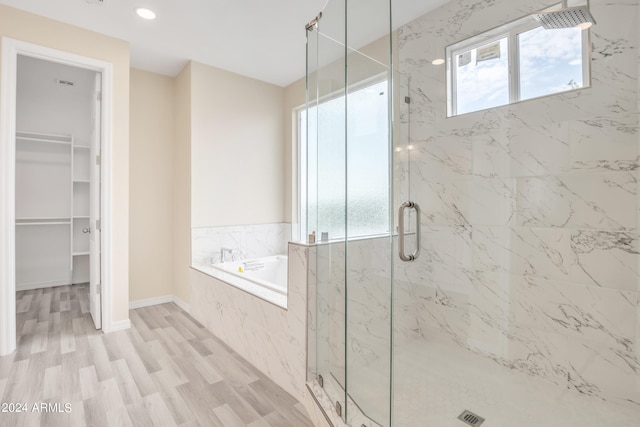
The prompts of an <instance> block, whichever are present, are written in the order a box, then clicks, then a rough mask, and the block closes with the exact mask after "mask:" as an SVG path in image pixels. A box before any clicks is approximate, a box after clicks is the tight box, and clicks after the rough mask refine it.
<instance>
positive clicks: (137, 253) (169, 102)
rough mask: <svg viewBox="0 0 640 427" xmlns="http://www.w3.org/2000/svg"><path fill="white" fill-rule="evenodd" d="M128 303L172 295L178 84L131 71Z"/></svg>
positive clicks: (163, 77)
mask: <svg viewBox="0 0 640 427" xmlns="http://www.w3.org/2000/svg"><path fill="white" fill-rule="evenodd" d="M129 105H130V108H131V126H130V140H131V145H130V151H129V153H130V171H129V173H130V197H129V204H130V205H129V209H130V213H129V220H130V224H131V226H130V234H129V251H130V252H129V260H130V266H129V268H130V270H129V298H130V300H132V301H135V300H140V299H145V298H152V297H158V296H163V295H172V294H173V293H174V291H173V277H172V276H173V179H172V178H173V141H174V79H173V78H171V77H166V76H161V75H159V74H154V73H149V72H146V71H141V70H136V69H131V93H130V100H129Z"/></svg>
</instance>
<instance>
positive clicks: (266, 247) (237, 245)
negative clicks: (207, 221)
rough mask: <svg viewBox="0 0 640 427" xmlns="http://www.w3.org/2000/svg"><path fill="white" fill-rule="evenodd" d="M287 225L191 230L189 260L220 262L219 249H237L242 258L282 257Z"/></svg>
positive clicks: (286, 236) (284, 251) (287, 237)
mask: <svg viewBox="0 0 640 427" xmlns="http://www.w3.org/2000/svg"><path fill="white" fill-rule="evenodd" d="M289 240H291V224H285V223H278V224H259V225H231V226H225V227H202V228H193V229H191V257H192V261H193V262H195V263H204V264H210V263H212V262H218V261H219V260H220V248H221V247H224V248H230V249H240V250H241V251H242V257H243V258H256V257H264V256H271V255H285V254H286V253H287V243H288V242H289Z"/></svg>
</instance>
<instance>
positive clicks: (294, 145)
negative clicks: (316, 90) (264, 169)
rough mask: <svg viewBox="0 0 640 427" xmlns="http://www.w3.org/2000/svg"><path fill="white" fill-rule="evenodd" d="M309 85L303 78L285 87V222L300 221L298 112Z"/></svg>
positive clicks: (302, 104)
mask: <svg viewBox="0 0 640 427" xmlns="http://www.w3.org/2000/svg"><path fill="white" fill-rule="evenodd" d="M306 93H307V87H306V79H305V78H302V79H300V80H297V81H295V82H293V83H291V84H290V85H289V86H287V87H286V88H285V89H284V114H283V116H284V165H285V168H284V177H285V184H284V200H283V202H284V207H283V209H284V214H285V217H284V218H285V219H284V221H285V222H291V223H296V222H297V221H298V198H297V194H298V124H297V122H296V120H297V117H296V112H295V111H294V110H295V109H297V108H298V107H300V106H304V105H305V99H306Z"/></svg>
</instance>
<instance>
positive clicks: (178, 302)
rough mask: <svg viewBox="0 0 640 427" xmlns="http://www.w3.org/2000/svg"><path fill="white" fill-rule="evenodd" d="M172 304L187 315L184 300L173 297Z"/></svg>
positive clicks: (187, 309) (187, 308) (187, 305)
mask: <svg viewBox="0 0 640 427" xmlns="http://www.w3.org/2000/svg"><path fill="white" fill-rule="evenodd" d="M173 302H174V303H175V304H176V305H177V306H178V307H180V308H181V309H183V310H184V311H186V312H187V313H189V308H190V307H189V304H187V303H186V302H184V300H182V299H180V298H178V297H177V296H175V295H174V296H173Z"/></svg>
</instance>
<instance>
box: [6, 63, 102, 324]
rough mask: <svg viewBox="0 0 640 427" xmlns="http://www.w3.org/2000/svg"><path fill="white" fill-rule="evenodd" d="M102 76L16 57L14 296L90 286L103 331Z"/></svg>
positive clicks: (92, 307) (93, 310)
mask: <svg viewBox="0 0 640 427" xmlns="http://www.w3.org/2000/svg"><path fill="white" fill-rule="evenodd" d="M100 91H101V74H100V73H98V72H96V71H94V70H88V69H85V68H79V67H74V66H71V65H67V64H61V63H58V62H52V61H48V60H45V59H41V58H34V57H30V56H26V55H18V61H17V85H16V146H15V149H16V164H15V188H16V192H15V215H16V217H15V221H16V222H15V227H16V228H15V247H16V261H15V264H16V291H22V290H32V289H43V288H51V287H56V286H62V285H81V284H89V288H90V291H89V305H90V312H91V316H92V318H93V322H94V324H95V326H96V328H97V329H99V328H100V327H101V314H100V293H99V289H98V287H97V285H98V284H99V277H100V271H99V270H100V226H99V225H100V216H99V213H100V173H99V170H100V165H99V158H100V157H99V156H100V154H99V153H100V128H101V126H100V111H101V106H100V103H101V101H100V99H101V96H100Z"/></svg>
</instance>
